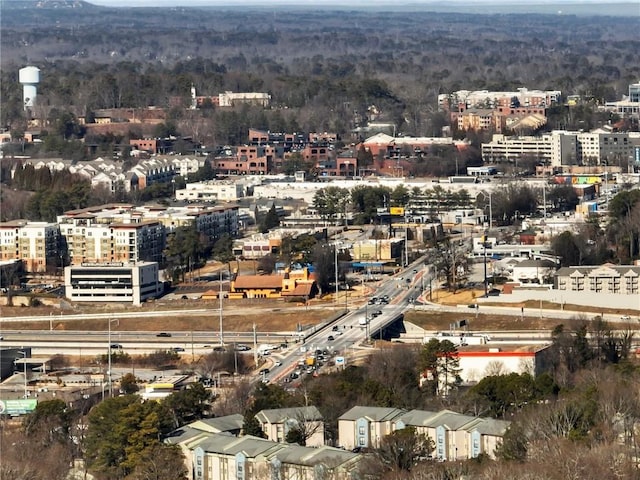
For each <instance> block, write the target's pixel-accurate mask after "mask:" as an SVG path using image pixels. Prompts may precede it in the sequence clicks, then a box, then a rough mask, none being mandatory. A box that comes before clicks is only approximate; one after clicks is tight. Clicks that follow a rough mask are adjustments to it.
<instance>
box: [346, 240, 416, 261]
mask: <svg viewBox="0 0 640 480" xmlns="http://www.w3.org/2000/svg"><path fill="white" fill-rule="evenodd" d="M403 249H404V240H403V239H391V240H363V241H360V242H356V243H354V244H353V249H352V252H353V253H352V257H353V260H354V261H356V262H366V261H376V262H390V261H398V260H399V259H400V258H402V254H403Z"/></svg>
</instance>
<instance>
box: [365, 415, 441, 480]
mask: <svg viewBox="0 0 640 480" xmlns="http://www.w3.org/2000/svg"><path fill="white" fill-rule="evenodd" d="M434 449H435V443H434V442H433V440H432V439H431V438H429V437H428V436H426V435H425V434H422V433H418V432H417V431H416V429H415V428H414V427H407V428H403V429H400V430H396V431H394V432H393V433H391V434H389V435H386V436H385V437H383V438H382V441H381V442H380V447H379V448H377V449H375V452H374V456H373V458H374V459H375V460H374V464H373V466H374V471H375V470H377V469H380V468H381V469H383V470H385V471H388V472H393V473H396V474H398V473H399V472H403V471H404V472H409V471H411V470H413V469H414V468H415V466H416V465H417V464H418V463H420V462H422V461H424V460H426V459H427V458H430V457H431V454H432V453H433V451H434ZM365 468H366V467H365Z"/></svg>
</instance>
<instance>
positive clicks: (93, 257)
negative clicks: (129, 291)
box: [58, 205, 166, 265]
mask: <svg viewBox="0 0 640 480" xmlns="http://www.w3.org/2000/svg"><path fill="white" fill-rule="evenodd" d="M105 207H106V211H104V212H103V211H97V212H96V211H95V209H91V210H92V211H78V210H75V211H70V212H66V213H65V214H63V215H61V216H60V217H59V218H58V223H59V225H60V233H61V235H62V237H63V241H64V245H65V246H66V251H67V254H68V256H69V261H70V263H71V264H73V265H77V264H81V263H83V262H125V263H127V262H140V261H143V260H146V261H152V262H160V261H162V251H163V249H164V247H165V238H166V233H165V228H164V226H163V225H162V224H161V223H160V222H158V221H144V220H143V218H142V215H139V214H138V215H135V214H133V215H132V214H131V212H130V211H127V207H123V210H124V211H118V210H115V209H113V208H111V207H113V206H108V205H107V206H105ZM83 210H89V209H83Z"/></svg>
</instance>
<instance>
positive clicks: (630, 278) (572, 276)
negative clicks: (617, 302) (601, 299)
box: [554, 264, 640, 298]
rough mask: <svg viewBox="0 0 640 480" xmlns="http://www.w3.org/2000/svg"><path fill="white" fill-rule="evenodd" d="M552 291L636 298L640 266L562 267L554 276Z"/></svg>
mask: <svg viewBox="0 0 640 480" xmlns="http://www.w3.org/2000/svg"><path fill="white" fill-rule="evenodd" d="M554 289H556V290H565V291H571V292H591V293H600V294H606V293H610V294H617V295H633V296H636V297H638V295H639V294H640V266H633V265H610V264H606V265H600V266H585V267H564V268H561V269H559V270H558V271H557V272H556V274H555V279H554ZM639 298H640V297H639Z"/></svg>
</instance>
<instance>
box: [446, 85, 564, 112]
mask: <svg viewBox="0 0 640 480" xmlns="http://www.w3.org/2000/svg"><path fill="white" fill-rule="evenodd" d="M561 95H562V92H561V91H560V90H529V89H528V88H524V87H523V88H518V90H517V91H513V92H506V91H489V90H473V91H471V90H458V91H455V92H452V93H443V94H440V95H438V108H439V109H440V110H444V111H452V110H456V109H459V108H464V109H466V108H478V107H486V108H498V107H510V108H518V107H541V108H546V107H549V106H551V105H553V104H554V103H557V102H558V101H560V97H561Z"/></svg>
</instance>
